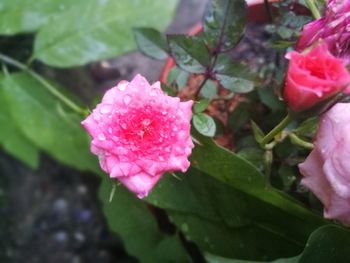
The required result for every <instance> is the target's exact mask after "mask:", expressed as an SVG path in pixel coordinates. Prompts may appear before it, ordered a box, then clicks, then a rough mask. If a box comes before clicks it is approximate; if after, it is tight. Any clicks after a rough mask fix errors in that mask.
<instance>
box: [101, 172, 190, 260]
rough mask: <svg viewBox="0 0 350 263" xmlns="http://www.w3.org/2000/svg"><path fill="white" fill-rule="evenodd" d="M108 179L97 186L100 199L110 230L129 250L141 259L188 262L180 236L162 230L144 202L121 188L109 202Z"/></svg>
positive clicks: (109, 189) (109, 183)
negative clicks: (116, 234)
mask: <svg viewBox="0 0 350 263" xmlns="http://www.w3.org/2000/svg"><path fill="white" fill-rule="evenodd" d="M111 185H112V184H111V182H110V180H107V179H104V180H103V182H102V185H101V186H100V191H99V195H100V199H101V202H102V204H103V211H104V214H105V216H106V219H107V223H108V225H109V227H110V229H111V230H112V231H114V232H116V233H118V234H119V235H120V237H121V238H122V239H123V241H124V245H125V248H126V250H127V251H128V253H130V254H131V255H133V256H135V257H137V258H138V259H139V260H140V262H145V263H148V262H149V263H154V262H164V263H166V262H174V263H175V262H176V263H177V262H179V263H180V262H184V263H185V262H191V260H190V258H189V256H188V255H187V253H186V251H185V249H184V248H183V246H182V244H181V242H180V239H179V237H178V236H177V234H175V235H167V234H164V233H162V232H161V231H160V230H159V228H158V225H157V222H156V220H155V217H154V216H153V215H152V213H151V211H150V209H149V208H148V207H147V205H146V204H145V203H144V202H142V201H140V200H138V199H137V198H136V197H135V195H133V194H132V193H130V192H128V191H127V190H126V189H125V188H124V187H119V188H118V189H117V190H116V194H115V196H114V198H113V201H112V202H109V201H108V199H109V193H110V191H111Z"/></svg>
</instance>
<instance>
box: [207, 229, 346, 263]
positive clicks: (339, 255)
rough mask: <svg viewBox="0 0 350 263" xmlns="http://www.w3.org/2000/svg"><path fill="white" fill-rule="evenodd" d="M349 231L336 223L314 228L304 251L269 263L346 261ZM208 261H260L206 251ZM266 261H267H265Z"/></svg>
mask: <svg viewBox="0 0 350 263" xmlns="http://www.w3.org/2000/svg"><path fill="white" fill-rule="evenodd" d="M349 247H350V231H349V230H348V229H344V228H342V227H339V226H336V225H327V226H323V227H320V228H318V229H316V230H315V231H314V232H313V233H312V234H311V235H310V237H309V239H308V241H307V243H306V245H305V249H304V251H303V252H302V253H301V254H300V255H298V256H295V257H291V258H280V259H277V260H274V261H272V262H270V261H269V262H270V263H313V262H317V263H329V262H332V263H348V262H349V258H350V250H349ZM206 260H207V262H208V263H260V262H261V261H254V262H252V261H245V260H244V261H243V260H237V259H230V258H223V257H220V256H217V255H212V254H209V253H207V254H206ZM265 263H267V262H265Z"/></svg>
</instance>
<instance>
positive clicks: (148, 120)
mask: <svg viewBox="0 0 350 263" xmlns="http://www.w3.org/2000/svg"><path fill="white" fill-rule="evenodd" d="M150 123H151V120H150V119H144V120H143V121H142V124H143V125H145V126H148V125H149V124H150Z"/></svg>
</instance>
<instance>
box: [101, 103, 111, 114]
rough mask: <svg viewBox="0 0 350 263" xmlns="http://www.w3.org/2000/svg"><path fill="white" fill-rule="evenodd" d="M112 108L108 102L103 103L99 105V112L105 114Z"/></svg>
mask: <svg viewBox="0 0 350 263" xmlns="http://www.w3.org/2000/svg"><path fill="white" fill-rule="evenodd" d="M111 110H112V105H109V104H104V105H102V106H101V108H100V112H101V113H102V114H107V113H110V112H111Z"/></svg>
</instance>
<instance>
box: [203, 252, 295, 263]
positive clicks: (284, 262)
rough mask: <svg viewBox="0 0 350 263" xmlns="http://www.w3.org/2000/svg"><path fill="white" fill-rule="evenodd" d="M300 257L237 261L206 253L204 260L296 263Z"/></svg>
mask: <svg viewBox="0 0 350 263" xmlns="http://www.w3.org/2000/svg"><path fill="white" fill-rule="evenodd" d="M299 258H300V256H296V257H292V258H279V259H276V260H273V261H269V262H267V261H264V262H262V261H251V260H249V261H247V260H239V259H232V258H224V257H220V256H216V255H213V254H209V253H206V254H205V259H206V261H207V263H298V262H299V261H298V260H299Z"/></svg>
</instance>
